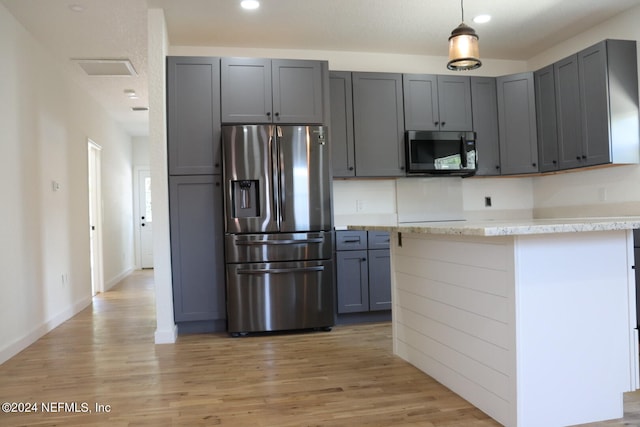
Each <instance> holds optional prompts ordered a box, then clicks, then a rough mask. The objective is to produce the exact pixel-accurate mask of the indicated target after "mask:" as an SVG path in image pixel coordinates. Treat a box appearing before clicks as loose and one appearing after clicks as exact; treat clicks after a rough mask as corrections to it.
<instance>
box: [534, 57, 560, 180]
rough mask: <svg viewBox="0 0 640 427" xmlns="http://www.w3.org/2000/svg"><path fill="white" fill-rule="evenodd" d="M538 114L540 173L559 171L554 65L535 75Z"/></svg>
mask: <svg viewBox="0 0 640 427" xmlns="http://www.w3.org/2000/svg"><path fill="white" fill-rule="evenodd" d="M534 80H535V89H536V114H537V117H538V124H537V131H538V159H539V163H540V171H541V172H547V171H553V170H557V169H558V167H559V162H558V132H557V124H556V94H555V92H556V89H555V78H554V76H553V65H549V66H548V67H545V68H543V69H541V70H538V71H536V72H535V73H534Z"/></svg>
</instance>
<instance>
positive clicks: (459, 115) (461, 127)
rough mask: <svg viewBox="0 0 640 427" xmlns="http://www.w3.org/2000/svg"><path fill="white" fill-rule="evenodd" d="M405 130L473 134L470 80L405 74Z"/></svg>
mask: <svg viewBox="0 0 640 427" xmlns="http://www.w3.org/2000/svg"><path fill="white" fill-rule="evenodd" d="M402 79H403V88H404V110H405V129H408V130H452V131H471V130H473V121H472V115H471V86H470V78H469V77H466V76H452V75H433V74H404V75H403V76H402Z"/></svg>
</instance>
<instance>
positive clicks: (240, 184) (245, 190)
mask: <svg viewBox="0 0 640 427" xmlns="http://www.w3.org/2000/svg"><path fill="white" fill-rule="evenodd" d="M258 182H259V181H258V180H257V179H253V180H249V179H243V180H240V181H231V192H232V202H233V217H234V218H251V217H258V216H260V203H259V202H260V194H259V191H258Z"/></svg>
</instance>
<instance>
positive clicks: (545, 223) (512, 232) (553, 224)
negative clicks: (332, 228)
mask: <svg viewBox="0 0 640 427" xmlns="http://www.w3.org/2000/svg"><path fill="white" fill-rule="evenodd" d="M635 228H640V217H610V218H545V219H530V220H509V221H503V220H499V221H450V222H425V223H407V224H403V223H400V224H381V225H358V224H353V225H348V226H347V229H349V230H370V231H388V232H391V233H398V232H399V233H415V234H436V235H458V236H482V237H492V236H518V235H531V234H554V233H583V232H594V231H619V230H632V229H635Z"/></svg>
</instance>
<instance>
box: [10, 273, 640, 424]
mask: <svg viewBox="0 0 640 427" xmlns="http://www.w3.org/2000/svg"><path fill="white" fill-rule="evenodd" d="M153 286H154V285H153V276H152V272H150V271H139V272H135V273H134V274H132V275H130V276H129V277H127V278H126V279H125V280H123V281H122V282H121V283H120V284H118V285H117V286H116V287H115V288H114V289H113V290H111V291H109V292H107V293H105V294H102V295H100V296H98V297H96V298H95V299H94V302H93V304H92V306H91V307H89V308H87V309H86V310H84V311H83V312H81V313H80V314H78V315H77V316H75V317H74V318H72V319H70V320H69V321H67V322H65V323H64V324H62V325H61V326H59V327H58V328H56V329H55V330H53V331H51V332H50V333H49V334H47V335H46V336H44V337H42V338H41V339H40V340H38V341H37V342H36V343H34V344H33V345H31V346H30V347H29V348H27V349H26V350H24V351H23V352H21V353H20V354H18V355H17V356H15V357H14V358H12V359H10V360H9V361H7V362H5V363H4V364H3V365H0V402H16V403H31V404H34V403H35V404H37V405H38V409H39V411H38V412H35V413H20V414H18V413H8V414H7V413H0V425H2V426H22V425H28V426H99V425H109V426H117V427H118V426H215V425H220V426H233V427H242V426H252V427H254V426H278V427H288V426H291V427H294V426H295V427H298V426H422V427H436V426H447V427H463V426H464V427H494V426H498V425H499V424H498V423H496V422H495V421H493V420H492V419H490V418H489V417H488V416H487V415H486V414H484V413H482V412H481V411H479V410H478V409H476V408H475V407H473V406H471V405H470V404H469V403H468V402H467V401H465V400H464V399H462V398H460V397H459V396H457V395H456V394H454V393H452V392H451V391H450V390H448V389H447V388H445V387H443V386H442V385H440V384H439V383H437V382H436V381H434V380H433V379H431V378H430V377H429V376H427V375H425V374H423V373H422V372H420V371H419V370H418V369H416V368H415V367H413V366H411V365H409V364H407V363H406V362H404V361H402V360H401V359H399V358H397V357H395V356H393V354H392V350H391V326H390V324H389V323H376V324H365V325H354V326H339V327H335V328H334V329H333V331H331V332H316V333H305V334H299V333H297V334H276V335H263V336H251V337H246V338H230V337H228V336H227V335H226V334H198V335H186V336H180V337H179V338H178V342H177V343H176V344H175V345H155V344H154V343H153V334H154V330H155V313H154V308H155V301H154V292H153V291H154V289H153ZM52 402H53V403H55V402H62V410H60V411H58V412H43V410H42V409H43V408H44V409H46V408H47V406H48V407H49V410H50V411H51V407H54V408H55V404H53V403H52ZM64 403H66V404H67V405H68V407H67V408H66V409H65V408H64ZM73 403H75V404H76V407H73ZM96 404H99V405H103V406H102V407H101V408H96ZM83 405H87V406H86V408H88V409H89V410H91V413H83V412H82V411H83V410H84V409H85V406H83ZM625 408H627V413H626V414H625V418H624V419H623V420H616V421H610V422H606V423H595V424H590V426H599V425H602V426H624V425H639V424H638V420H640V395H638V394H637V393H629V394H627V395H626V396H625ZM73 409H75V410H73ZM97 409H102V412H97Z"/></svg>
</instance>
